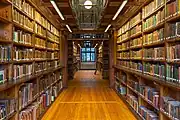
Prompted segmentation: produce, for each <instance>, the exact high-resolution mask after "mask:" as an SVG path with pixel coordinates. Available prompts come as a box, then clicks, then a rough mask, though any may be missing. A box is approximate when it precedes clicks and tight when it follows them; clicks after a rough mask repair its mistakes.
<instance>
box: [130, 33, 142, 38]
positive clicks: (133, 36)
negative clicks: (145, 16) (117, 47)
mask: <svg viewBox="0 0 180 120" xmlns="http://www.w3.org/2000/svg"><path fill="white" fill-rule="evenodd" d="M140 36H142V32H138V33H136V34H133V35H131V36H130V39H134V38H137V37H140Z"/></svg>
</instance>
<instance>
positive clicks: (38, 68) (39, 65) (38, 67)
mask: <svg viewBox="0 0 180 120" xmlns="http://www.w3.org/2000/svg"><path fill="white" fill-rule="evenodd" d="M44 70H46V62H38V61H37V62H35V63H34V71H35V73H36V74H37V73H40V72H42V71H44Z"/></svg>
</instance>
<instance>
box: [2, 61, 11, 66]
mask: <svg viewBox="0 0 180 120" xmlns="http://www.w3.org/2000/svg"><path fill="white" fill-rule="evenodd" d="M11 63H12V61H5V62H2V61H0V65H3V64H11Z"/></svg>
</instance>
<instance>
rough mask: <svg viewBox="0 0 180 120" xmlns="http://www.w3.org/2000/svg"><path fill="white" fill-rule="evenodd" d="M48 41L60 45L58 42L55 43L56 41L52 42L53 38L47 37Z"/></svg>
mask: <svg viewBox="0 0 180 120" xmlns="http://www.w3.org/2000/svg"><path fill="white" fill-rule="evenodd" d="M47 40H48V41H49V42H52V43H56V44H59V42H57V41H54V40H52V39H51V38H48V37H47Z"/></svg>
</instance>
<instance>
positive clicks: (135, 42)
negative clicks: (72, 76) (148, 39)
mask: <svg viewBox="0 0 180 120" xmlns="http://www.w3.org/2000/svg"><path fill="white" fill-rule="evenodd" d="M142 41H143V39H142V37H139V38H135V39H133V40H131V41H130V47H131V48H133V47H137V46H142Z"/></svg>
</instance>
